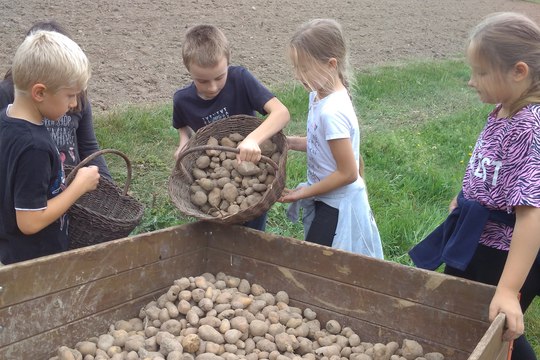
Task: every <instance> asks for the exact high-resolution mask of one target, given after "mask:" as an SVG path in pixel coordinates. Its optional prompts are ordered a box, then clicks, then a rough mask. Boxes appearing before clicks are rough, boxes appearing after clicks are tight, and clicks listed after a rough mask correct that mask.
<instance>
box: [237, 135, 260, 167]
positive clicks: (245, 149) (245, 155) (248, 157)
mask: <svg viewBox="0 0 540 360" xmlns="http://www.w3.org/2000/svg"><path fill="white" fill-rule="evenodd" d="M238 150H240V153H239V154H238V155H236V159H238V162H241V161H251V162H254V163H257V162H259V160H261V148H260V147H259V144H257V142H256V141H254V140H251V139H249V138H245V139H244V141H242V142H241V143H240V144H238Z"/></svg>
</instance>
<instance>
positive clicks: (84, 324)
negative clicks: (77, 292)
mask: <svg viewBox="0 0 540 360" xmlns="http://www.w3.org/2000/svg"><path fill="white" fill-rule="evenodd" d="M164 291H166V289H160V290H159V291H156V292H154V293H151V294H148V295H145V296H144V297H141V298H138V299H133V300H132V301H130V302H126V303H124V304H122V305H119V306H117V307H115V308H111V309H107V310H106V311H103V312H100V313H96V314H93V315H92V316H88V317H85V318H83V319H80V320H77V321H75V322H72V323H68V324H65V325H63V326H61V327H58V328H55V329H52V330H50V331H47V332H44V333H41V334H39V335H36V336H32V337H29V338H26V339H24V340H21V341H18V342H16V343H13V344H10V345H8V346H4V347H0V359H5V360H19V359H33V360H47V359H49V358H50V357H52V356H54V355H56V351H57V349H58V347H60V346H62V345H66V346H68V347H74V346H75V344H76V343H77V342H79V341H83V340H85V339H88V338H90V337H93V336H99V335H101V334H105V333H107V332H108V330H109V326H110V325H111V324H114V323H115V322H116V321H118V320H129V319H131V318H134V317H137V316H138V315H139V310H140V308H141V307H142V306H144V305H146V304H147V303H148V302H150V301H152V300H153V299H155V298H157V297H159V296H160V295H161V294H163V292H164Z"/></svg>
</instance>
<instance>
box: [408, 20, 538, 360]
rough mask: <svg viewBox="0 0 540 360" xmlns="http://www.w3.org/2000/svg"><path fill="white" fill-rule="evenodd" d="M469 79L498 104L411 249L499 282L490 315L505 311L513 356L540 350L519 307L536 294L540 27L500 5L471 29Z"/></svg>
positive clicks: (463, 273)
mask: <svg viewBox="0 0 540 360" xmlns="http://www.w3.org/2000/svg"><path fill="white" fill-rule="evenodd" d="M467 61H468V62H469V65H470V68H471V77H470V80H469V83H468V84H469V86H470V87H472V88H473V89H475V90H476V92H477V93H478V96H479V97H480V100H481V101H482V102H484V103H488V104H495V108H494V109H493V111H492V112H491V113H490V114H489V115H488V118H487V122H486V125H485V127H484V129H483V130H482V132H481V133H480V136H479V137H478V140H477V142H476V145H475V148H474V151H473V154H472V156H471V159H470V161H469V165H468V167H467V169H466V172H465V176H464V179H463V186H462V191H461V192H460V194H459V195H458V196H457V197H456V198H455V199H454V200H453V201H452V203H451V205H450V211H451V213H450V215H449V217H448V219H447V220H446V221H445V223H443V224H442V225H441V226H440V227H439V228H437V229H436V230H435V231H434V232H433V233H432V234H430V235H429V236H428V237H427V238H426V239H424V240H423V241H422V242H420V243H419V244H418V245H417V246H416V247H415V248H413V249H412V250H411V251H410V252H409V254H410V255H411V258H412V259H413V261H414V262H415V264H416V265H417V266H419V267H424V268H429V269H435V268H437V267H438V266H439V265H440V264H441V263H442V262H444V263H445V264H446V266H445V273H446V274H450V275H454V276H460V277H464V278H467V279H471V280H475V281H479V282H483V283H487V284H491V285H496V286H497V289H496V291H495V295H494V296H493V299H492V301H491V304H490V307H489V318H490V320H493V319H494V318H495V317H496V315H497V314H498V313H501V312H502V313H504V314H505V315H506V326H507V329H506V331H505V334H504V338H505V340H512V339H516V340H515V343H514V351H513V354H512V359H514V360H516V359H520V360H523V359H525V360H529V359H536V356H535V354H534V351H533V349H532V348H531V346H530V344H529V343H528V342H527V340H526V338H525V335H523V333H524V320H523V313H524V312H525V311H526V310H527V308H528V306H529V305H530V304H531V302H532V301H533V300H534V297H535V296H537V295H538V294H540V257H539V256H538V250H539V248H540V27H539V26H538V25H537V24H536V23H534V22H533V21H532V20H530V19H529V18H527V17H526V16H524V15H521V14H517V13H497V14H492V15H490V16H489V17H487V18H486V19H485V20H484V21H483V22H481V23H480V24H479V25H478V26H477V27H476V28H475V29H474V30H473V31H472V33H471V36H470V38H469V44H468V48H467Z"/></svg>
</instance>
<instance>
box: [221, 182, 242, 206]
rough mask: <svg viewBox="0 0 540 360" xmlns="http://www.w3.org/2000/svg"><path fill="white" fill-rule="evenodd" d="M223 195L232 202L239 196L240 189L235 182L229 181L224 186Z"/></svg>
mask: <svg viewBox="0 0 540 360" xmlns="http://www.w3.org/2000/svg"><path fill="white" fill-rule="evenodd" d="M221 197H222V198H223V199H225V200H227V201H228V202H229V204H232V203H234V201H235V200H236V198H237V197H238V189H237V188H236V186H234V185H233V184H231V183H227V184H225V185H224V186H223V190H222V191H221Z"/></svg>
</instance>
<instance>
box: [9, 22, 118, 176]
mask: <svg viewBox="0 0 540 360" xmlns="http://www.w3.org/2000/svg"><path fill="white" fill-rule="evenodd" d="M39 30H46V31H55V32H58V33H60V34H62V35H66V36H67V37H70V35H69V34H68V32H67V31H66V30H65V29H64V28H63V27H62V26H61V25H60V24H58V23H57V22H56V21H53V20H50V21H39V22H36V23H35V24H34V25H32V27H31V28H30V29H29V30H28V32H27V33H26V36H28V35H30V34H32V33H34V32H36V31H39ZM70 38H71V37H70ZM14 98H15V91H14V88H13V78H12V74H11V69H9V70H8V71H7V72H6V75H5V76H4V80H2V81H1V82H0V109H4V108H5V107H6V106H8V105H9V104H11V103H13V100H14ZM43 123H44V124H45V127H46V128H47V130H49V133H50V134H51V136H52V138H53V140H54V142H55V143H56V146H57V147H58V150H59V151H60V158H61V159H62V162H63V163H64V164H67V165H71V166H76V165H77V164H78V163H79V162H81V160H84V159H86V158H87V157H88V156H90V155H91V154H93V153H95V152H96V151H98V150H99V145H98V142H97V139H96V134H95V132H94V124H93V120H92V107H91V105H90V101H89V100H88V98H87V96H86V91H81V93H80V94H79V95H78V99H77V107H76V108H74V109H70V110H69V112H68V113H67V114H65V115H63V116H62V117H61V118H60V119H58V120H49V119H43ZM90 164H91V165H97V166H98V168H99V173H100V174H101V175H102V176H105V177H107V178H110V177H111V175H110V174H109V169H108V168H107V164H106V163H105V160H104V159H103V156H98V157H97V158H96V159H94V160H92V161H91V162H90Z"/></svg>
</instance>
